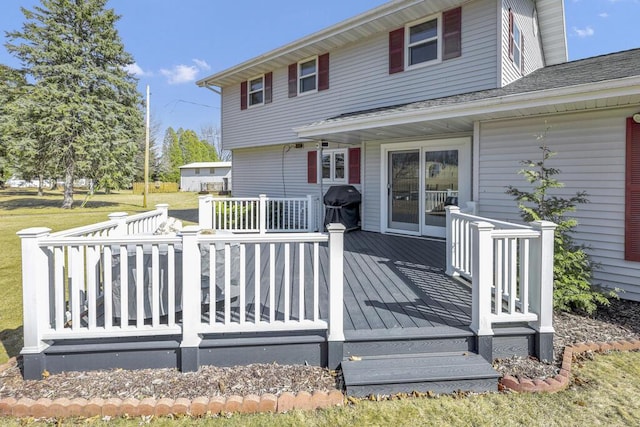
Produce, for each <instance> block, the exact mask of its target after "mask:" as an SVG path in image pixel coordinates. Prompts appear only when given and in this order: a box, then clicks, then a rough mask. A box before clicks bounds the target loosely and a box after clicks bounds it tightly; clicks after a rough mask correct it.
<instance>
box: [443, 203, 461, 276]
mask: <svg viewBox="0 0 640 427" xmlns="http://www.w3.org/2000/svg"><path fill="white" fill-rule="evenodd" d="M444 209H445V211H446V213H447V214H446V215H447V217H446V218H447V224H446V225H447V241H446V245H445V247H446V252H447V261H446V262H447V265H446V271H445V274H447V275H448V276H454V275H455V276H457V275H458V273H457V272H456V271H455V269H454V268H453V260H454V258H455V256H454V254H455V251H456V250H459V249H460V242H458V241H457V239H456V233H454V230H453V217H454V216H455V215H456V214H459V213H460V208H459V207H457V206H453V205H452V206H446V207H445V208H444Z"/></svg>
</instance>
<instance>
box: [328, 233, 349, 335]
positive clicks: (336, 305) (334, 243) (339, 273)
mask: <svg viewBox="0 0 640 427" xmlns="http://www.w3.org/2000/svg"><path fill="white" fill-rule="evenodd" d="M327 231H328V232H329V341H344V328H343V310H344V307H343V306H344V303H343V299H344V294H343V292H344V291H343V288H344V276H343V271H344V253H343V251H344V231H345V227H344V225H342V224H329V225H328V226H327Z"/></svg>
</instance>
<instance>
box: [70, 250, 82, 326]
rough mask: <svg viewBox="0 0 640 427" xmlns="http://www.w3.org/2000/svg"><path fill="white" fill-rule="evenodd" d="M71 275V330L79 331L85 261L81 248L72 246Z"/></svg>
mask: <svg viewBox="0 0 640 427" xmlns="http://www.w3.org/2000/svg"><path fill="white" fill-rule="evenodd" d="M69 261H70V262H69V264H70V265H69V273H70V279H71V280H70V282H71V289H70V299H71V304H70V308H71V329H73V330H78V329H80V328H81V326H82V325H81V323H80V322H81V320H80V319H81V317H80V315H81V310H82V304H81V303H82V301H81V298H82V297H81V293H82V289H83V287H84V280H83V279H84V260H83V259H82V252H81V247H80V246H72V247H71V250H70V251H69Z"/></svg>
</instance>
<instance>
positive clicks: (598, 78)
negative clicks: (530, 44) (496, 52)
mask: <svg viewBox="0 0 640 427" xmlns="http://www.w3.org/2000/svg"><path fill="white" fill-rule="evenodd" d="M639 75H640V48H638V49H632V50H626V51H623V52H616V53H610V54H606V55H600V56H594V57H591V58H586V59H580V60H577V61H571V62H565V63H563V64H558V65H553V66H549V67H545V68H540V69H538V70H536V71H534V72H533V73H531V74H529V75H527V76H525V77H523V78H521V79H519V80H517V81H515V82H513V83H511V84H509V85H507V86H504V87H502V88H497V89H487V90H482V91H477V92H469V93H463V94H459V95H452V96H447V97H444V98H434V99H428V100H424V101H418V102H410V103H405V104H397V105H391V106H387V107H380V108H373V109H368V110H361V111H354V112H350V113H344V114H340V115H339V116H335V117H331V118H328V119H326V120H323V121H320V122H316V123H314V125H318V124H321V123H333V122H339V121H342V120H345V119H355V118H363V117H370V116H376V115H382V114H385V115H386V114H392V113H396V112H404V111H411V110H419V109H423V108H429V107H437V106H444V105H453V104H463V103H465V102H470V101H477V100H482V99H490V98H498V97H502V96H506V95H517V94H525V93H530V92H537V91H541V90H549V89H558V88H563V87H569V86H576V85H581V84H588V83H597V82H604V81H607V80H617V79H622V78H625V77H632V76H639Z"/></svg>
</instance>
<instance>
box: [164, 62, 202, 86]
mask: <svg viewBox="0 0 640 427" xmlns="http://www.w3.org/2000/svg"><path fill="white" fill-rule="evenodd" d="M199 71H200V70H198V68H197V67H195V66H193V65H184V64H180V65H176V66H175V67H173V68H172V69H170V70H167V69H166V68H163V69H161V70H160V74H162V75H163V76H165V77H166V78H167V83H169V84H170V85H177V84H181V83H190V82H192V81H195V79H196V77H197V76H198V72H199Z"/></svg>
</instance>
